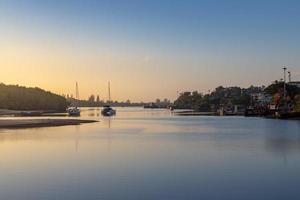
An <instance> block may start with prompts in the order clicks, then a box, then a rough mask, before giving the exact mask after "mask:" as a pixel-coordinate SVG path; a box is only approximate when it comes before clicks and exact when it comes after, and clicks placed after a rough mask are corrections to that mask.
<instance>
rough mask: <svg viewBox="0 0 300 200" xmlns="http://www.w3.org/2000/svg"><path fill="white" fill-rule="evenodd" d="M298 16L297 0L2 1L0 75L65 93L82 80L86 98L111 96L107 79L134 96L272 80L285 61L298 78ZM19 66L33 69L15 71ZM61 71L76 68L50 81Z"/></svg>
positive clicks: (119, 93)
mask: <svg viewBox="0 0 300 200" xmlns="http://www.w3.org/2000/svg"><path fill="white" fill-rule="evenodd" d="M299 25H300V2H299V1H290V0H287V1H284V0H281V1H279V0H272V1H270V0H261V1H256V0H252V1H250V0H248V1H246V0H239V1H238V0H235V1H234V0H227V1H225V0H224V1H221V0H219V1H217V0H210V1H208V0H206V1H202V0H186V1H175V0H172V1H171V0H160V1H158V0H152V1H150V0H149V1H143V0H122V1H121V0H106V1H100V0H99V1H94V0H93V1H91V0H90V1H83V0H82V1H75V0H73V1H71V0H69V1H67V0H44V1H37V0H18V1H15V0H0V34H1V35H0V42H1V41H2V44H4V45H2V47H0V53H1V52H5V53H2V54H3V55H4V56H3V55H2V56H3V58H2V60H4V61H5V62H3V63H1V61H0V64H1V65H0V67H1V68H4V69H7V68H10V70H8V72H7V74H8V76H5V77H0V78H1V79H2V80H4V82H9V83H15V82H18V83H20V84H24V85H37V86H40V87H44V88H46V89H49V90H53V91H55V92H58V93H72V92H73V91H72V90H71V89H70V88H71V87H72V84H73V85H74V82H75V81H76V80H77V81H79V82H80V83H81V86H82V89H81V91H82V94H83V97H84V98H85V97H86V96H88V95H89V94H90V93H102V94H103V95H102V96H103V98H105V94H104V90H105V89H104V88H105V87H106V84H105V83H106V82H107V81H108V80H107V79H110V80H111V82H112V86H115V88H114V90H113V91H114V92H115V93H114V94H115V98H116V99H119V100H122V99H123V100H126V98H127V97H128V98H130V99H133V100H136V101H139V100H150V98H152V97H154V96H155V97H160V98H164V97H167V98H175V97H176V92H177V91H184V90H200V91H202V92H207V90H212V89H214V88H215V87H217V86H218V85H225V86H232V85H241V86H244V87H246V86H249V85H251V84H253V85H261V84H268V83H270V82H271V81H273V80H275V79H279V78H281V77H280V76H281V74H282V71H281V68H282V66H288V68H289V69H290V70H291V71H292V72H293V73H294V78H295V79H300V77H299V72H300V67H299V66H300V65H299V64H300V58H299V52H300V39H299V35H300V26H299ZM7 49H9V50H7ZM28 49H29V50H30V51H29V52H30V55H28V56H24V54H27V52H28V51H27V50H28ZM41 52H43V54H42V53H41ZM58 52H59V53H58ZM6 54H8V55H6ZM22 54H23V55H22ZM45 54H46V56H45ZM12 55H14V56H15V57H16V58H17V59H16V60H18V62H17V61H11V60H10V59H11V58H12V57H14V56H12ZM22 56H23V57H22ZM0 57H1V54H0ZM27 58H28V59H27ZM29 58H38V59H39V60H40V61H39V62H37V61H31V59H29ZM24 59H25V61H26V62H23V61H24ZM60 60H64V62H60ZM24 63H25V64H24ZM46 63H48V64H46ZM50 63H51V64H52V65H51V64H50ZM20 67H21V68H23V69H29V68H30V69H31V70H29V71H30V72H31V73H30V74H27V75H26V76H25V77H22V76H20V75H19V76H16V75H15V71H16V70H17V68H20ZM13 68H16V70H12V69H13ZM37 70H42V71H43V72H44V73H47V74H49V76H50V77H49V78H48V79H47V78H46V79H45V78H43V79H41V78H39V77H40V76H41V74H39V73H37V72H36V71H37ZM59 71H63V72H64V73H71V74H72V76H71V77H74V79H73V78H71V79H70V80H68V81H66V80H64V79H63V76H61V77H59V76H58V77H57V79H58V80H59V81H61V85H62V88H60V89H58V88H57V85H55V84H52V85H51V76H53V74H57V73H58V72H59ZM95 74H102V76H101V77H109V78H102V79H101V80H96V78H97V76H96V75H95ZM15 76H16V77H15ZM33 80H34V81H33ZM88 80H89V81H90V82H91V83H88V82H89V81H88ZM114 83H115V84H114ZM91 85H93V86H91ZM145 91H147V92H145Z"/></svg>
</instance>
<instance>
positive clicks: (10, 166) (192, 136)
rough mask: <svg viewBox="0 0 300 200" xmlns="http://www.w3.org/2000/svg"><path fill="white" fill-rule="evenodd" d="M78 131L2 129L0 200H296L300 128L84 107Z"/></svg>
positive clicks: (297, 124) (299, 195)
mask: <svg viewBox="0 0 300 200" xmlns="http://www.w3.org/2000/svg"><path fill="white" fill-rule="evenodd" d="M81 118H84V119H86V118H87V119H97V120H99V121H100V122H98V123H93V124H83V125H80V126H65V127H51V128H34V129H17V130H7V129H2V130H0V199H1V200H2V199H3V200H6V199H7V200H19V199H20V200H21V199H22V200H27V199H28V200H43V199H45V200H48V199H49V200H53V199H56V200H60V199H61V200H69V199H70V200H76V199H82V200H89V199H95V200H127V199H133V200H150V199H151V200H177V199H178V200H179V199H180V200H184V199H197V200H198V199H222V200H224V199H230V200H231V199H246V200H247V199H249V200H250V199H251V200H253V199H264V200H266V199H267V200H268V199H270V200H271V199H272V200H274V199H300V190H299V185H300V121H284V120H273V119H263V118H244V117H211V116H174V115H173V114H172V113H171V112H170V111H167V110H144V109H142V108H117V116H115V117H112V118H103V117H101V116H100V110H99V109H94V108H90V109H88V108H86V109H83V110H82V117H81Z"/></svg>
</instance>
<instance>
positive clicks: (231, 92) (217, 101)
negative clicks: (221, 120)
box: [174, 81, 300, 112]
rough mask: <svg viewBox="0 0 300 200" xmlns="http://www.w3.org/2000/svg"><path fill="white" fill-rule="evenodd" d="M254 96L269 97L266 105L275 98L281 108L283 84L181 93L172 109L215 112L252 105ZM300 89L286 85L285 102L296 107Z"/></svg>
mask: <svg viewBox="0 0 300 200" xmlns="http://www.w3.org/2000/svg"><path fill="white" fill-rule="evenodd" d="M254 94H263V95H264V96H265V97H267V96H269V97H271V99H272V100H271V101H270V102H267V103H268V104H276V98H277V99H279V103H280V105H278V106H282V105H283V102H284V99H283V82H278V81H275V82H274V83H272V84H271V85H269V86H268V87H264V86H262V87H254V86H251V87H249V88H240V87H227V88H225V87H222V86H219V87H217V88H216V89H215V90H214V91H213V92H211V93H209V94H205V95H203V94H201V93H198V92H197V91H194V92H183V93H181V94H180V96H179V97H178V99H177V100H176V101H175V102H174V108H180V109H193V110H196V111H202V112H207V111H217V110H218V109H219V108H221V107H228V106H229V107H230V106H233V105H240V106H244V107H246V106H249V105H251V104H252V105H253V103H254V101H255V98H253V95H254ZM299 94H300V88H298V87H297V86H293V85H289V84H286V96H287V99H286V102H287V103H290V104H292V105H295V106H296V105H298V101H299V99H300V97H299Z"/></svg>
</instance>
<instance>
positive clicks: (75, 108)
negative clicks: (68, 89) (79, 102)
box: [67, 107, 80, 116]
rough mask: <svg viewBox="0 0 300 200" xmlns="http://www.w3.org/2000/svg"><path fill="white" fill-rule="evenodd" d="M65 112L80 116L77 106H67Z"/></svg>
mask: <svg viewBox="0 0 300 200" xmlns="http://www.w3.org/2000/svg"><path fill="white" fill-rule="evenodd" d="M67 113H68V114H69V115H70V116H80V109H79V108H77V107H69V108H67Z"/></svg>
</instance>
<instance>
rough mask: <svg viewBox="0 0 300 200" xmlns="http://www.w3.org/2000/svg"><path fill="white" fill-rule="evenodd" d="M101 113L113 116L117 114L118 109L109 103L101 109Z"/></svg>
mask: <svg viewBox="0 0 300 200" xmlns="http://www.w3.org/2000/svg"><path fill="white" fill-rule="evenodd" d="M108 99H109V101H108V102H111V98H110V82H108ZM101 114H102V115H103V116H113V115H115V114H116V110H114V109H113V108H112V107H111V106H110V105H109V104H107V105H104V106H103V108H102V110H101Z"/></svg>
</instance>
